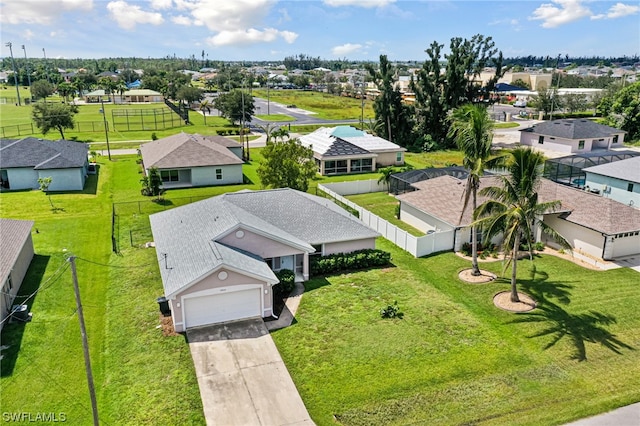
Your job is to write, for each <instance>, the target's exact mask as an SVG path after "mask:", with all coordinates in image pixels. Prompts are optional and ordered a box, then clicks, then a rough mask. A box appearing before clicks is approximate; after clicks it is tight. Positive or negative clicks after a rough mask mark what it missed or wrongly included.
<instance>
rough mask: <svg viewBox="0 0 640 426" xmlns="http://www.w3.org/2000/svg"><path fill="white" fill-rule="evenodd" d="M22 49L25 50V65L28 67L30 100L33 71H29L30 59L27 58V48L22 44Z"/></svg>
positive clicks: (30, 97)
mask: <svg viewBox="0 0 640 426" xmlns="http://www.w3.org/2000/svg"><path fill="white" fill-rule="evenodd" d="M22 50H24V61H25V66H26V67H27V81H29V100H31V99H32V96H31V72H30V71H29V60H28V59H27V49H26V48H25V47H24V44H23V45H22Z"/></svg>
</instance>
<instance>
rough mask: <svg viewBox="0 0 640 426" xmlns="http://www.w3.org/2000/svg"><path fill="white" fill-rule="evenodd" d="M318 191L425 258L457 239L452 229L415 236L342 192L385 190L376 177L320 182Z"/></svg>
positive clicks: (366, 223)
mask: <svg viewBox="0 0 640 426" xmlns="http://www.w3.org/2000/svg"><path fill="white" fill-rule="evenodd" d="M318 190H319V191H322V192H324V193H325V194H327V195H328V196H329V197H331V198H333V199H335V200H337V201H339V202H340V203H343V204H344V205H346V206H348V207H349V208H351V209H353V210H355V211H357V212H358V217H359V218H360V220H361V221H362V222H363V223H364V224H365V225H367V226H368V227H369V228H371V229H373V230H375V231H377V232H379V233H380V234H381V235H382V236H383V237H384V238H386V239H387V240H389V241H391V242H392V243H393V244H395V245H396V246H398V247H400V248H401V249H403V250H404V251H406V252H409V253H411V254H412V255H413V256H415V257H422V256H426V255H428V254H431V253H436V252H439V251H446V250H453V247H454V239H455V231H453V230H450V231H438V232H434V233H431V234H427V235H423V236H421V237H416V236H414V235H411V234H410V233H408V232H407V231H405V230H403V229H400V228H398V227H397V226H396V225H394V224H392V223H390V222H388V221H386V220H384V219H383V218H381V217H380V216H377V215H375V214H373V213H371V212H370V211H369V210H366V209H365V208H363V207H361V206H359V205H357V204H356V203H354V202H352V201H350V200H348V199H346V198H345V197H343V195H354V194H365V193H369V192H383V191H386V190H387V186H386V184H380V183H378V182H377V181H376V180H373V179H372V180H361V181H351V182H336V183H327V184H321V185H318Z"/></svg>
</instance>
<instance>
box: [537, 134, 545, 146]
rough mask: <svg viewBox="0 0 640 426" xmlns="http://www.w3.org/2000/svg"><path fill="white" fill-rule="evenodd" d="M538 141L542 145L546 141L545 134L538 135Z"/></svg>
mask: <svg viewBox="0 0 640 426" xmlns="http://www.w3.org/2000/svg"><path fill="white" fill-rule="evenodd" d="M538 143H539V144H541V145H542V144H543V143H544V136H538Z"/></svg>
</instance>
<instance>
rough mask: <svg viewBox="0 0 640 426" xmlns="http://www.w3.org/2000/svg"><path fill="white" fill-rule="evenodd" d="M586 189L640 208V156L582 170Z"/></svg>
mask: <svg viewBox="0 0 640 426" xmlns="http://www.w3.org/2000/svg"><path fill="white" fill-rule="evenodd" d="M582 171H583V172H584V173H585V175H586V177H585V183H584V185H585V188H587V187H588V188H589V189H590V190H596V191H599V192H600V194H602V196H604V197H608V198H611V199H612V200H616V201H619V202H621V203H624V204H627V205H629V206H631V207H635V208H636V209H638V208H640V156H637V157H633V158H627V159H626V160H620V161H616V162H614V163H606V164H599V165H597V166H591V167H587V168H585V169H582Z"/></svg>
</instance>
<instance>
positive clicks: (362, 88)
mask: <svg viewBox="0 0 640 426" xmlns="http://www.w3.org/2000/svg"><path fill="white" fill-rule="evenodd" d="M364 81H365V76H364V74H362V87H361V88H360V130H364Z"/></svg>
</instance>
